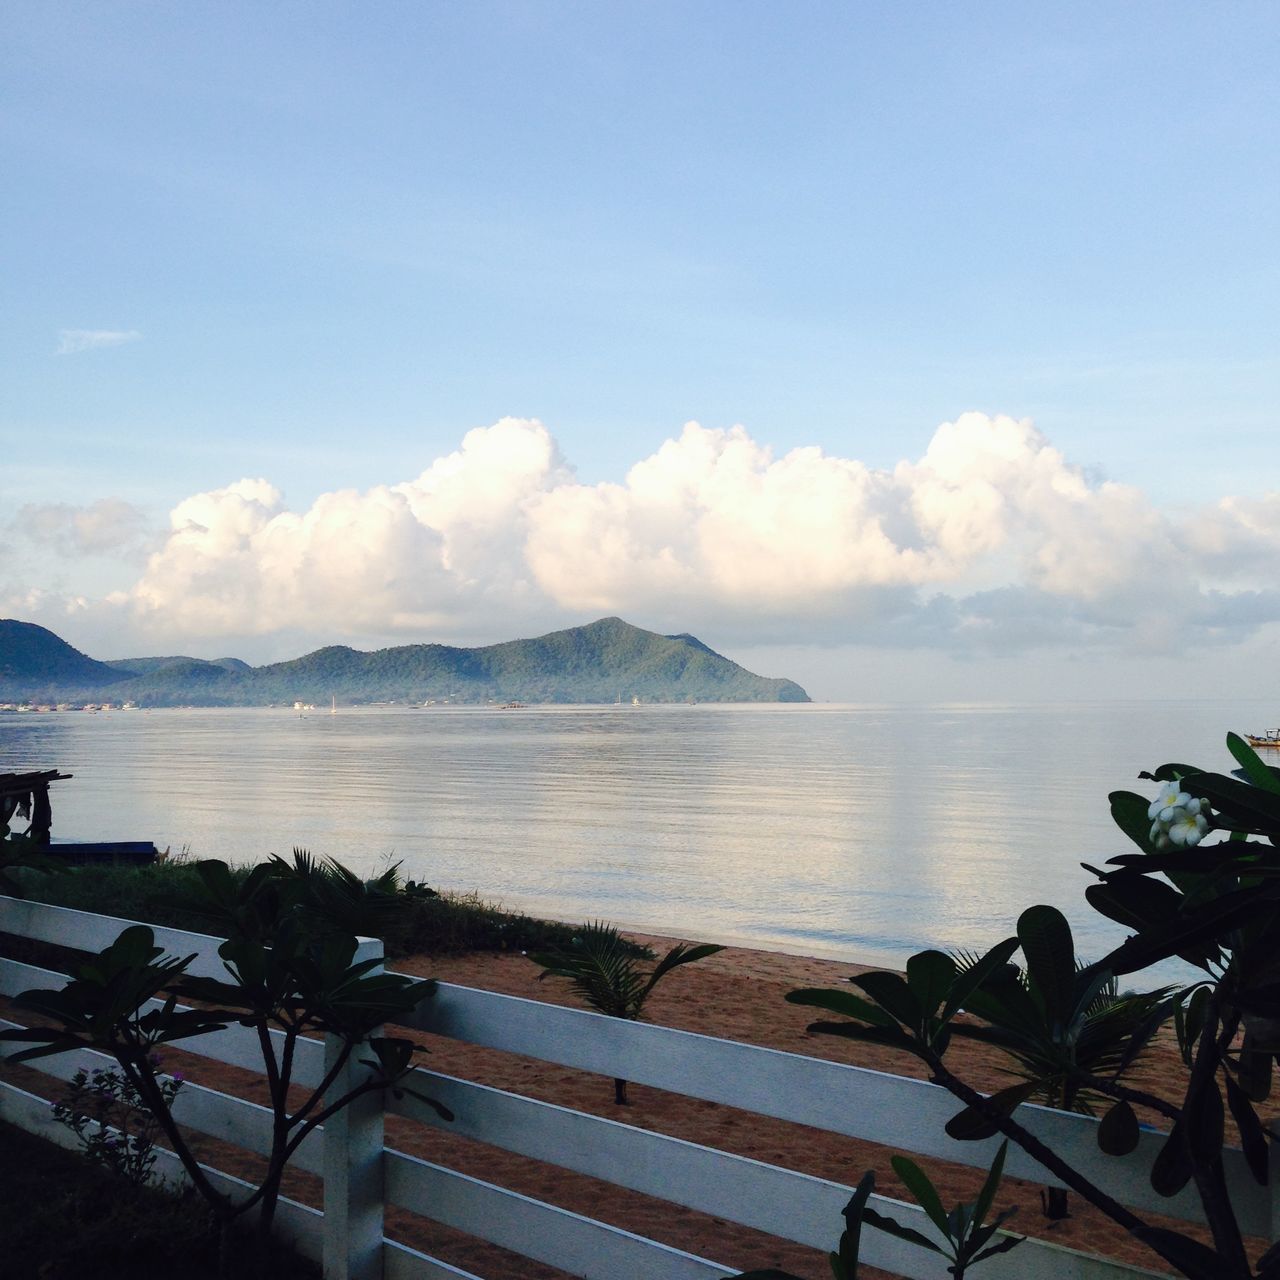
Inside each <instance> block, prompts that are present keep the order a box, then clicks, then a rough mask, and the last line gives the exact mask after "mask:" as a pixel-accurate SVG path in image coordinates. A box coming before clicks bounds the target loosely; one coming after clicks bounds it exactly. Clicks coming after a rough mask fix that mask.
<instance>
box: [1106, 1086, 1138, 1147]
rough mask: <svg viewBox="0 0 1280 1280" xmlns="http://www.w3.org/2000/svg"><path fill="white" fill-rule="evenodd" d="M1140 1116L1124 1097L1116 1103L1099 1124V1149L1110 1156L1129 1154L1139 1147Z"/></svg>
mask: <svg viewBox="0 0 1280 1280" xmlns="http://www.w3.org/2000/svg"><path fill="white" fill-rule="evenodd" d="M1139 1136H1140V1131H1139V1127H1138V1117H1137V1115H1136V1113H1135V1112H1134V1110H1133V1108H1132V1107H1131V1106H1130V1105H1129V1104H1128V1103H1127V1102H1125V1101H1124V1100H1123V1099H1122V1100H1121V1101H1119V1102H1117V1103H1116V1104H1115V1106H1113V1107H1112V1108H1111V1109H1110V1110H1109V1111H1108V1112H1107V1114H1106V1115H1105V1116H1103V1117H1102V1123H1101V1124H1099V1125H1098V1149H1099V1150H1100V1151H1105V1152H1106V1153H1107V1155H1109V1156H1127V1155H1128V1154H1129V1153H1130V1152H1131V1151H1134V1150H1136V1149H1137V1146H1138V1138H1139Z"/></svg>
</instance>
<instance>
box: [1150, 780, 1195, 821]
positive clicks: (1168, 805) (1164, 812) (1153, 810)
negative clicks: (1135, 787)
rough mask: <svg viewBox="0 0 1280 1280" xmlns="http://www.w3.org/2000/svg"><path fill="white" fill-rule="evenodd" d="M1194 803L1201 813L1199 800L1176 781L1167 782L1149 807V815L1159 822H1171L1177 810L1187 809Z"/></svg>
mask: <svg viewBox="0 0 1280 1280" xmlns="http://www.w3.org/2000/svg"><path fill="white" fill-rule="evenodd" d="M1192 804H1194V805H1195V806H1196V810H1195V811H1196V813H1199V812H1200V808H1199V805H1200V801H1199V800H1192V798H1191V797H1190V796H1189V795H1188V794H1187V793H1186V792H1185V791H1183V790H1182V788H1181V787H1180V786H1179V785H1178V784H1177V783H1176V782H1166V783H1165V784H1164V786H1163V787H1161V788H1160V794H1159V795H1158V796H1156V798H1155V799H1154V800H1153V801H1152V802H1151V805H1150V807H1149V808H1148V809H1147V817H1148V818H1154V819H1155V820H1156V821H1157V822H1163V823H1169V822H1172V821H1173V816H1174V812H1175V810H1178V809H1185V808H1187V806H1188V805H1192Z"/></svg>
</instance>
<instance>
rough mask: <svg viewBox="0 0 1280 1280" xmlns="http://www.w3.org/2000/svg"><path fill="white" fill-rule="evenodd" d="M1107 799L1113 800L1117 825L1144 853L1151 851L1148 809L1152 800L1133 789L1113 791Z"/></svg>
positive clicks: (1113, 813)
mask: <svg viewBox="0 0 1280 1280" xmlns="http://www.w3.org/2000/svg"><path fill="white" fill-rule="evenodd" d="M1107 799H1108V800H1109V801H1110V802H1111V817H1112V819H1113V820H1114V821H1115V824H1116V826H1118V827H1119V828H1120V830H1121V831H1123V832H1124V834H1125V835H1127V836H1128V837H1129V839H1130V840H1132V841H1133V843H1134V844H1136V845H1137V846H1138V848H1139V849H1141V850H1142V851H1143V853H1151V852H1152V851H1153V850H1154V848H1155V846H1154V845H1153V844H1152V843H1151V819H1150V818H1149V817H1147V810H1148V809H1149V808H1150V807H1151V801H1150V800H1148V799H1147V798H1146V797H1145V796H1140V795H1136V794H1135V793H1134V792H1132V791H1113V792H1112V793H1111V794H1110V795H1109V796H1108V797H1107Z"/></svg>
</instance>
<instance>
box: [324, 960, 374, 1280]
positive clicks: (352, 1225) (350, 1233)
mask: <svg viewBox="0 0 1280 1280" xmlns="http://www.w3.org/2000/svg"><path fill="white" fill-rule="evenodd" d="M374 956H377V957H378V958H379V959H381V957H382V943H381V942H380V941H378V940H377V939H376V938H361V939H360V947H359V950H358V951H357V952H356V955H355V959H356V960H369V959H372V958H373V957H374ZM380 971H381V966H379V968H378V969H376V970H372V971H371V972H380ZM374 1034H375V1035H376V1034H378V1033H377V1032H375V1033H374ZM341 1046H342V1041H341V1040H340V1039H339V1038H338V1037H337V1036H333V1035H329V1036H326V1037H325V1046H324V1058H325V1070H326V1073H327V1072H328V1071H329V1069H330V1068H332V1066H333V1064H334V1062H336V1061H337V1056H338V1053H339V1051H340V1049H341ZM362 1056H365V1055H363V1054H361V1052H360V1051H359V1050H358V1049H357V1050H356V1052H355V1053H354V1054H352V1056H351V1057H350V1058H349V1059H348V1061H347V1064H346V1066H345V1067H344V1068H343V1070H342V1071H341V1072H340V1074H339V1075H338V1078H337V1079H336V1080H335V1081H334V1083H333V1087H332V1089H331V1090H330V1092H329V1097H331V1098H332V1097H341V1096H342V1094H344V1093H346V1092H347V1090H349V1089H352V1088H354V1087H355V1086H356V1085H358V1084H359V1083H360V1081H361V1080H363V1079H365V1078H366V1077H367V1076H368V1074H369V1068H368V1067H363V1066H361V1065H360V1064H359V1063H358V1061H357V1059H358V1058H360V1057H362ZM382 1117H383V1106H382V1094H381V1093H377V1092H375V1093H367V1094H365V1095H364V1097H362V1098H357V1099H356V1101H355V1102H353V1103H352V1104H351V1105H350V1106H347V1107H344V1108H343V1109H342V1110H341V1111H339V1112H338V1113H337V1115H334V1116H330V1117H329V1119H328V1120H326V1121H325V1123H324V1280H382V1236H383V1225H382V1206H383V1184H382V1151H383V1119H382Z"/></svg>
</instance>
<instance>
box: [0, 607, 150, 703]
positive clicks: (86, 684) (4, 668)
mask: <svg viewBox="0 0 1280 1280" xmlns="http://www.w3.org/2000/svg"><path fill="white" fill-rule="evenodd" d="M125 678H126V677H125V676H124V675H123V674H122V673H121V672H119V671H115V670H113V669H112V668H111V667H110V666H108V665H107V663H105V662H95V661H94V660H93V659H92V658H89V657H86V656H85V655H84V654H83V653H81V652H80V650H79V649H73V648H72V647H71V646H70V645H69V644H68V643H67V642H66V641H65V640H63V639H62V638H61V637H60V636H56V635H54V634H53V632H52V631H48V630H46V629H45V628H44V627H38V626H36V624H35V623H34V622H19V621H18V620H17V619H16V618H0V695H3V694H4V691H5V690H6V689H9V688H15V689H18V688H20V689H24V690H26V689H29V690H31V691H32V692H33V693H37V692H41V691H43V690H46V689H53V688H62V687H66V688H75V689H100V688H102V687H103V686H105V685H111V684H118V683H119V682H120V681H121V680H123V679H125Z"/></svg>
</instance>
